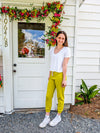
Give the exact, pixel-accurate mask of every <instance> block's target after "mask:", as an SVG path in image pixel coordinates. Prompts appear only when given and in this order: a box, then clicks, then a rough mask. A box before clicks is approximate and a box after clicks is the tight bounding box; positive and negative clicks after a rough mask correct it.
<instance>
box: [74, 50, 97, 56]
mask: <svg viewBox="0 0 100 133" xmlns="http://www.w3.org/2000/svg"><path fill="white" fill-rule="evenodd" d="M76 55H77V57H83V58H84V57H86V58H88V57H89V58H99V52H97V51H77V53H76Z"/></svg>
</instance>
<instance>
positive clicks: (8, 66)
mask: <svg viewBox="0 0 100 133" xmlns="http://www.w3.org/2000/svg"><path fill="white" fill-rule="evenodd" d="M4 19H5V16H3V25H4ZM47 19H48V18H47ZM7 20H8V23H7V25H6V26H7V36H6V37H7V41H8V46H7V47H5V42H4V39H3V40H2V42H3V75H4V111H5V113H12V112H13V111H14V80H13V79H14V76H13V23H14V21H11V22H10V20H9V17H8V16H7ZM49 21H50V20H49ZM21 22H26V21H21ZM34 22H37V21H36V20H34ZM44 22H45V21H44ZM17 23H18V21H17ZM30 23H32V21H30ZM49 25H50V23H49ZM45 27H46V28H47V25H46V22H45ZM46 28H45V30H47V29H46ZM3 33H4V29H3ZM3 38H4V34H3ZM48 70H49V68H48ZM53 101H56V92H55V94H54V98H53ZM55 109H57V103H56V102H53V103H52V110H55Z"/></svg>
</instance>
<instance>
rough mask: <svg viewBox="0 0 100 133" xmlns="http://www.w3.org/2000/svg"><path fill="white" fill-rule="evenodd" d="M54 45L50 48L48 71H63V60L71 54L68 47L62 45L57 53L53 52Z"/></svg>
mask: <svg viewBox="0 0 100 133" xmlns="http://www.w3.org/2000/svg"><path fill="white" fill-rule="evenodd" d="M55 47H56V46H54V47H51V49H50V71H55V72H63V60H64V58H66V57H70V56H71V52H70V48H69V47H63V48H62V49H61V50H60V51H59V52H58V53H56V54H55V53H54V49H55Z"/></svg>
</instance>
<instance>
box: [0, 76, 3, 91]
mask: <svg viewBox="0 0 100 133" xmlns="http://www.w3.org/2000/svg"><path fill="white" fill-rule="evenodd" d="M2 86H3V83H2V79H1V74H0V88H1V87H2Z"/></svg>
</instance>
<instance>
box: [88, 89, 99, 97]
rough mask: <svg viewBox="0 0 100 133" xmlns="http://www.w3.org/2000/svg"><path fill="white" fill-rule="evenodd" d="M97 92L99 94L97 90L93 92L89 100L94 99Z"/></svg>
mask: <svg viewBox="0 0 100 133" xmlns="http://www.w3.org/2000/svg"><path fill="white" fill-rule="evenodd" d="M98 92H99V90H96V91H94V92H93V93H92V94H91V95H89V98H90V99H91V98H93V97H95V96H96V94H98Z"/></svg>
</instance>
